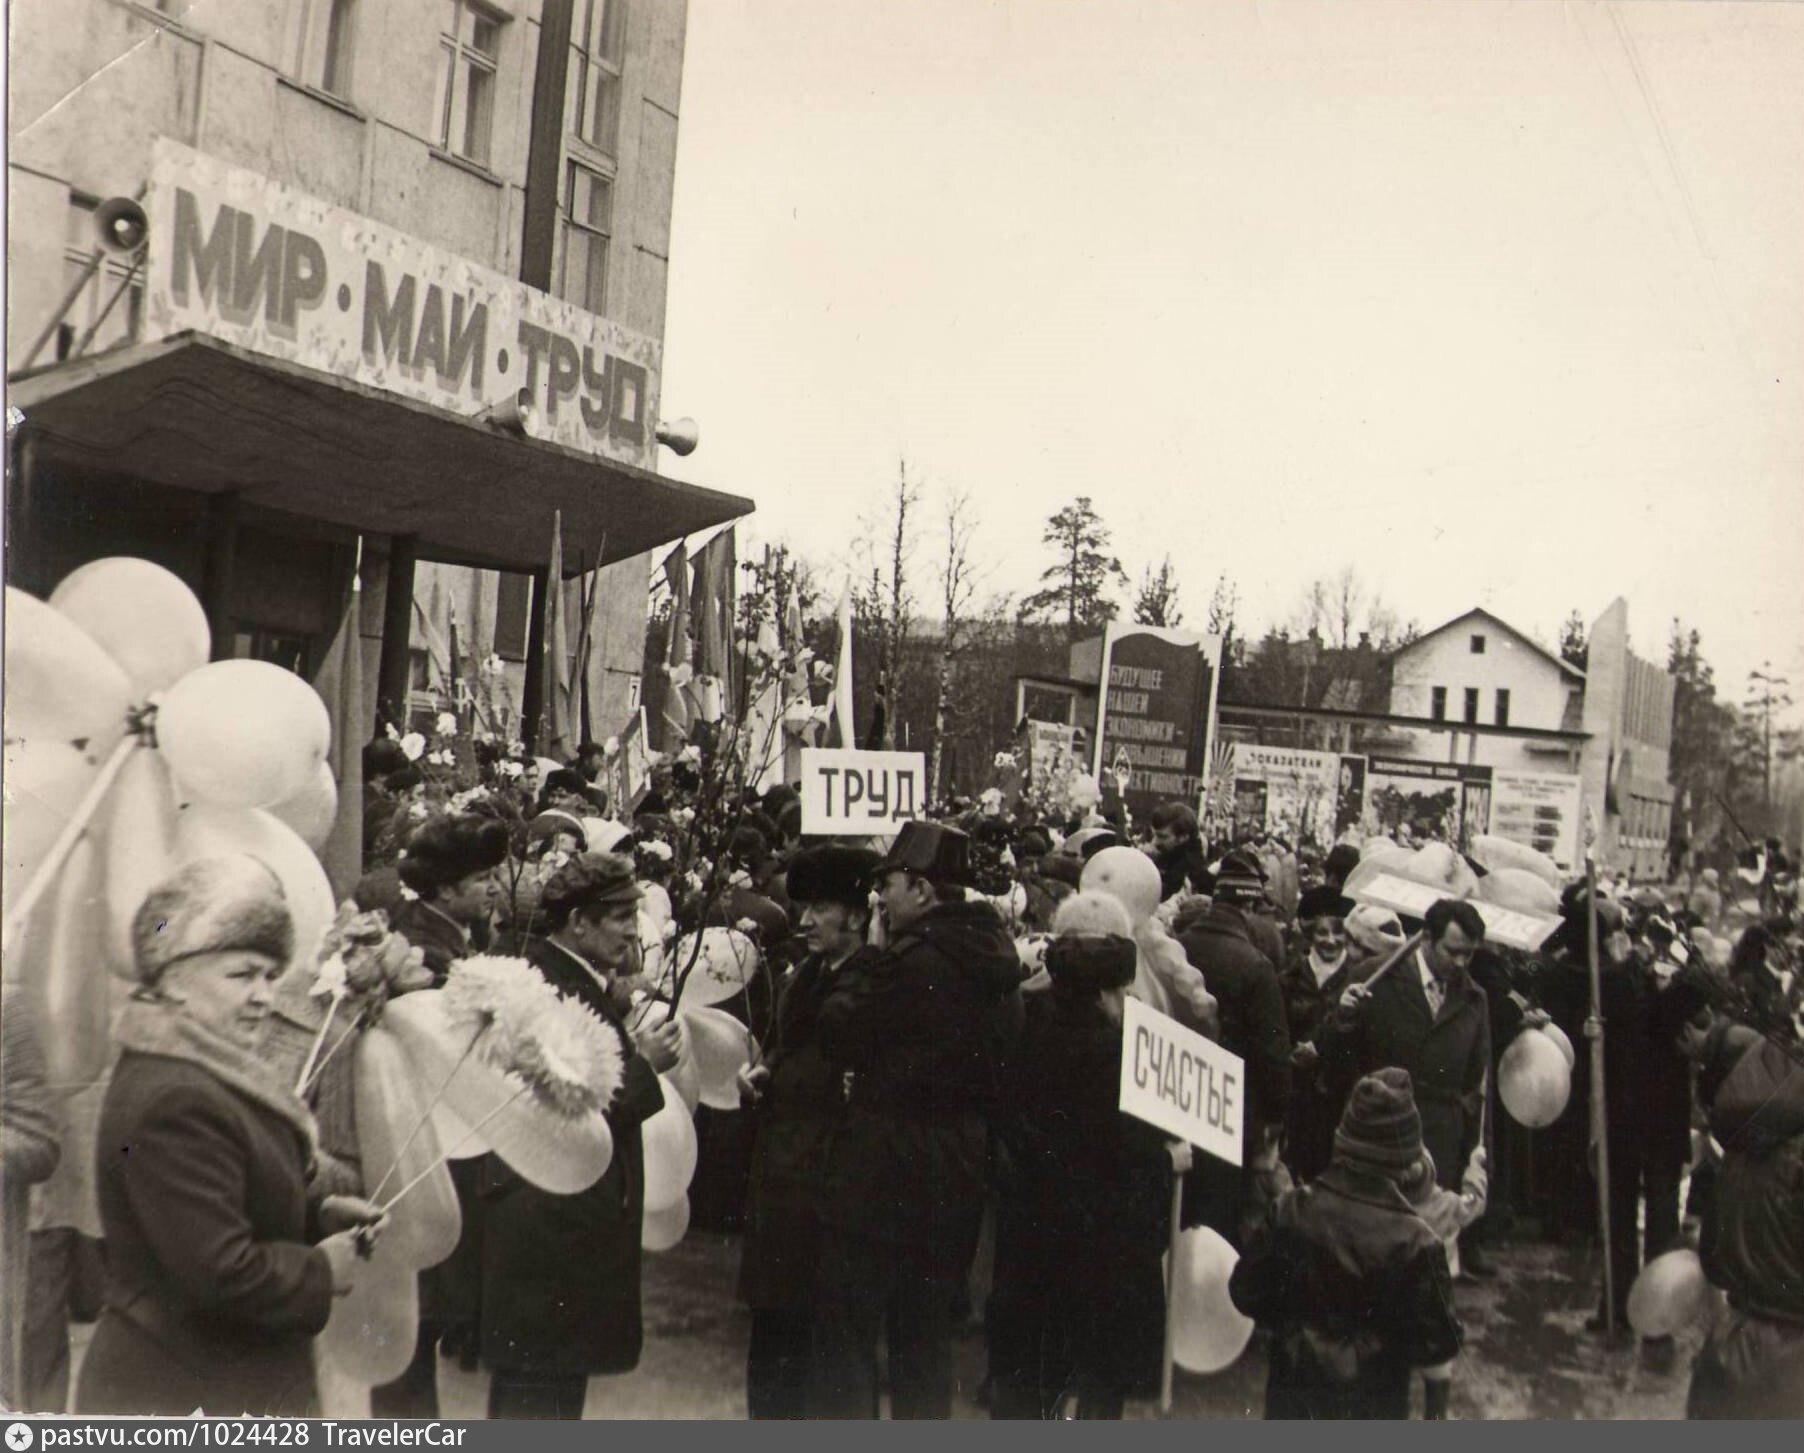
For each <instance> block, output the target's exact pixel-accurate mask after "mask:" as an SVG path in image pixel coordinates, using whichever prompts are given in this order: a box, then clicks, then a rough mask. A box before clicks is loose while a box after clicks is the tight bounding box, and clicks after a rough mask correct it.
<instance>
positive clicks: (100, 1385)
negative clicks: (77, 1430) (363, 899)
mask: <svg viewBox="0 0 1804 1453" xmlns="http://www.w3.org/2000/svg"><path fill="white" fill-rule="evenodd" d="M132 943H133V949H134V953H135V958H136V968H137V974H138V989H137V991H136V992H135V993H134V995H133V999H132V1002H131V1003H130V1004H129V1005H128V1006H127V1007H126V1009H125V1010H124V1012H123V1013H122V1014H121V1015H120V1016H119V1019H118V1022H117V1024H116V1026H115V1029H114V1037H115V1039H116V1040H117V1042H118V1044H119V1046H120V1049H121V1051H122V1052H121V1054H120V1057H119V1060H118V1064H117V1067H116V1068H115V1069H114V1071H113V1078H112V1083H111V1084H110V1086H109V1087H108V1089H107V1092H106V1101H105V1104H104V1107H103V1109H102V1111H101V1119H100V1131H99V1141H98V1146H97V1152H96V1160H97V1162H98V1166H99V1171H98V1194H99V1201H100V1221H101V1227H102V1229H103V1231H104V1233H105V1237H106V1248H107V1291H106V1310H105V1311H104V1312H103V1313H102V1315H101V1318H100V1324H99V1326H98V1327H97V1328H96V1330H95V1333H94V1340H93V1342H92V1343H91V1344H90V1346H89V1348H88V1353H87V1356H86V1358H85V1359H84V1360H83V1362H82V1368H81V1377H80V1381H79V1384H78V1386H77V1388H76V1394H75V1406H76V1411H78V1412H81V1413H152V1414H160V1415H162V1416H165V1417H176V1416H186V1415H188V1414H191V1413H192V1412H193V1411H194V1410H195V1409H196V1408H197V1407H198V1408H204V1409H205V1410H206V1411H207V1412H209V1413H218V1414H238V1413H246V1412H249V1413H257V1414H265V1415H276V1416H284V1417H292V1416H304V1415H307V1414H317V1413H318V1411H319V1406H318V1403H319V1398H318V1390H317V1387H316V1385H315V1382H314V1373H313V1349H312V1345H311V1343H312V1339H313V1336H314V1335H315V1334H316V1333H318V1332H319V1331H320V1330H321V1329H322V1328H323V1327H324V1326H325V1325H326V1321H327V1319H328V1318H329V1317H330V1315H331V1312H332V1300H333V1298H334V1296H337V1295H342V1294H343V1293H344V1292H346V1291H348V1290H349V1289H350V1286H351V1282H352V1280H353V1278H354V1276H355V1274H356V1267H357V1264H358V1262H357V1250H356V1245H357V1236H358V1234H369V1233H372V1232H373V1231H374V1230H375V1229H376V1228H378V1227H380V1225H381V1216H380V1213H379V1212H378V1211H377V1209H376V1208H375V1207H374V1206H372V1205H370V1204H369V1203H368V1202H367V1201H362V1200H357V1199H354V1198H352V1197H347V1196H331V1197H326V1198H325V1199H324V1200H315V1199H314V1198H313V1197H312V1196H311V1195H310V1193H309V1182H308V1173H309V1168H310V1165H311V1162H312V1159H313V1149H314V1129H313V1118H312V1116H311V1115H309V1114H308V1113H307V1110H306V1107H305V1106H303V1105H302V1104H301V1102H300V1101H299V1100H298V1099H296V1098H295V1096H294V1094H293V1093H292V1091H291V1090H290V1089H289V1088H288V1086H286V1085H284V1084H282V1083H280V1081H279V1080H278V1079H277V1077H275V1076H274V1075H272V1074H270V1073H269V1072H268V1071H267V1068H266V1065H265V1061H264V1060H263V1058H262V1057H261V1056H260V1055H259V1054H258V1048H259V1040H260V1037H261V1031H262V1025H263V1017H264V1014H265V1013H266V1011H267V1010H268V1008H269V1003H270V983H271V980H272V979H273V978H274V977H275V976H276V975H277V974H278V973H280V972H281V970H282V969H283V967H284V966H285V965H286V964H287V962H288V959H289V956H290V954H291V953H292V952H293V948H294V925H293V921H292V920H291V918H290V917H289V913H288V906H287V903H286V902H285V901H284V899H283V895H282V889H281V885H280V884H279V883H278V882H277V880H276V877H275V875H274V874H273V873H271V872H270V870H269V869H268V868H266V867H264V866H263V865H262V864H261V863H259V862H257V861H256V860H255V859H254V858H249V857H243V856H232V857H220V858H204V859H201V860H200V861H198V862H193V863H190V864H188V865H187V866H186V867H184V868H182V869H180V870H178V871H177V872H176V873H175V874H173V875H172V876H171V877H169V878H168V879H166V880H165V881H164V882H163V883H161V884H159V885H158V886H157V887H155V888H153V889H152V890H151V892H150V894H149V896H148V897H146V898H145V900H144V903H143V905H142V906H141V907H140V908H139V909H138V912H137V915H136V917H135V918H134V920H133V923H132Z"/></svg>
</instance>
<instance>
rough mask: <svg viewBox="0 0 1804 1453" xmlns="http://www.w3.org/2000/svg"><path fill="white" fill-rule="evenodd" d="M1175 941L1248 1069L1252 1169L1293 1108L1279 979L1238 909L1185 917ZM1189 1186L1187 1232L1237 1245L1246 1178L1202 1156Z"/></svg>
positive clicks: (1224, 1042)
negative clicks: (1209, 1229) (1210, 1232)
mask: <svg viewBox="0 0 1804 1453" xmlns="http://www.w3.org/2000/svg"><path fill="white" fill-rule="evenodd" d="M1177 937H1178V942H1179V943H1181V944H1182V945H1183V946H1184V953H1185V955H1186V956H1187V957H1188V958H1189V960H1190V962H1191V963H1192V964H1193V965H1194V966H1195V967H1196V968H1197V969H1198V970H1199V971H1200V972H1201V973H1202V976H1203V984H1204V986H1205V987H1206V988H1207V989H1208V990H1209V992H1210V993H1211V994H1213V995H1214V996H1215V998H1216V1001H1217V1003H1218V1004H1219V1005H1220V1013H1221V1033H1220V1034H1219V1035H1218V1036H1217V1042H1218V1043H1219V1044H1220V1045H1221V1047H1222V1048H1223V1049H1226V1050H1228V1051H1230V1052H1231V1053H1233V1054H1237V1055H1239V1056H1240V1057H1241V1059H1243V1060H1244V1061H1245V1062H1246V1083H1247V1102H1246V1116H1245V1127H1246V1128H1245V1137H1244V1143H1243V1145H1242V1153H1243V1156H1244V1159H1245V1161H1246V1163H1248V1164H1251V1163H1252V1161H1253V1159H1254V1158H1255V1156H1256V1155H1257V1154H1258V1152H1259V1150H1260V1149H1261V1147H1262V1146H1263V1145H1264V1143H1265V1137H1266V1131H1267V1128H1268V1127H1277V1126H1281V1125H1283V1124H1284V1121H1285V1117H1286V1115H1287V1114H1288V1112H1289V1107H1290V1093H1291V1067H1290V1029H1289V1027H1288V1025H1287V1024H1286V1022H1285V1017H1284V993H1283V990H1282V989H1280V988H1279V986H1278V971H1277V969H1276V968H1274V967H1273V965H1272V962H1271V960H1269V959H1268V958H1266V956H1265V954H1264V953H1263V952H1261V951H1260V950H1259V949H1258V948H1256V947H1255V946H1254V942H1253V938H1252V925H1251V922H1250V920H1249V918H1248V916H1247V915H1246V914H1244V913H1242V912H1241V911H1240V910H1239V909H1238V908H1230V907H1228V906H1227V905H1225V904H1215V905H1212V906H1210V907H1208V908H1205V909H1198V910H1193V911H1192V912H1190V913H1180V914H1179V915H1178V921H1177ZM1184 1184H1185V1190H1184V1224H1185V1225H1186V1226H1197V1225H1206V1226H1213V1227H1214V1228H1215V1229H1216V1230H1217V1231H1218V1232H1220V1233H1221V1234H1222V1235H1223V1236H1224V1237H1226V1238H1227V1240H1228V1241H1229V1242H1230V1243H1232V1244H1233V1245H1235V1246H1238V1245H1240V1241H1241V1225H1240V1219H1241V1212H1242V1209H1243V1208H1244V1206H1245V1203H1246V1175H1245V1172H1244V1171H1242V1170H1240V1169H1238V1168H1236V1167H1235V1166H1231V1165H1229V1164H1228V1163H1227V1162H1226V1161H1221V1160H1217V1159H1216V1158H1215V1157H1214V1156H1203V1155H1199V1156H1198V1157H1197V1158H1196V1162H1195V1165H1194V1167H1193V1168H1192V1170H1191V1172H1190V1174H1189V1176H1188V1177H1187V1178H1186V1179H1185V1183H1184Z"/></svg>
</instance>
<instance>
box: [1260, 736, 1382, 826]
mask: <svg viewBox="0 0 1804 1453" xmlns="http://www.w3.org/2000/svg"><path fill="white" fill-rule="evenodd" d="M1229 770H1230V771H1231V772H1232V774H1233V779H1234V832H1235V835H1236V836H1237V837H1250V836H1256V835H1259V834H1262V833H1275V834H1277V835H1278V836H1280V837H1282V838H1283V839H1284V840H1285V841H1286V842H1290V843H1313V844H1315V846H1316V847H1318V848H1322V849H1326V848H1329V847H1331V846H1333V844H1334V842H1335V840H1336V838H1338V837H1339V835H1340V833H1341V832H1342V830H1343V829H1345V828H1347V827H1349V826H1351V825H1352V824H1353V823H1356V822H1358V821H1359V815H1360V803H1359V794H1360V789H1361V787H1362V785H1363V783H1364V778H1365V760H1364V758H1361V757H1347V756H1342V755H1341V754H1340V753H1338V752H1312V751H1305V750H1303V749H1301V748H1295V747H1265V746H1259V745H1257V744H1255V743H1252V742H1236V743H1234V744H1233V747H1232V749H1231V755H1230V757H1229Z"/></svg>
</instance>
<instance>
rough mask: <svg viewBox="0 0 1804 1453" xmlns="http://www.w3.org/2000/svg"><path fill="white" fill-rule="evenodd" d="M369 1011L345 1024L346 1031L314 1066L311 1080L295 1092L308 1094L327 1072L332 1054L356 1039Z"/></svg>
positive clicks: (359, 1014) (302, 1094) (361, 1011)
mask: <svg viewBox="0 0 1804 1453" xmlns="http://www.w3.org/2000/svg"><path fill="white" fill-rule="evenodd" d="M368 1013H369V1011H368V1010H367V1009H364V1010H360V1011H359V1012H358V1014H357V1017H356V1018H355V1019H353V1020H352V1021H351V1022H350V1023H349V1024H348V1025H346V1026H345V1032H344V1033H343V1034H341V1035H339V1036H338V1038H337V1039H335V1040H334V1041H333V1042H332V1048H330V1049H329V1050H327V1051H326V1053H325V1055H324V1057H323V1058H321V1060H320V1062H319V1063H318V1064H317V1065H316V1066H314V1070H313V1078H312V1079H311V1080H309V1081H308V1082H307V1083H306V1084H304V1085H302V1086H301V1088H300V1089H299V1090H297V1091H296V1092H295V1093H296V1094H298V1095H301V1096H303V1097H304V1096H305V1095H306V1093H307V1091H309V1090H311V1089H312V1088H313V1086H314V1084H316V1083H317V1082H318V1080H319V1077H320V1076H321V1075H323V1074H325V1072H326V1066H327V1065H329V1064H331V1063H332V1056H333V1055H335V1054H337V1053H338V1052H339V1050H341V1049H343V1048H344V1047H345V1046H346V1045H347V1044H349V1043H350V1042H351V1041H352V1040H353V1039H355V1038H356V1037H357V1031H358V1030H359V1029H361V1028H363V1024H364V1020H365V1018H366V1016H367V1015H368ZM321 1038H322V1039H323V1038H324V1034H323V1033H322V1035H321Z"/></svg>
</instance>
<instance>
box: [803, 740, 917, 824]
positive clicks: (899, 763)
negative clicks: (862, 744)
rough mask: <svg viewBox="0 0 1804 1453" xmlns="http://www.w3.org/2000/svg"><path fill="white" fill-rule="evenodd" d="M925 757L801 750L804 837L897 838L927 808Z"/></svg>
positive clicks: (886, 753)
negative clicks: (903, 825)
mask: <svg viewBox="0 0 1804 1453" xmlns="http://www.w3.org/2000/svg"><path fill="white" fill-rule="evenodd" d="M926 791H927V758H926V756H925V755H924V754H923V753H921V752H859V751H853V750H851V749H849V748H839V747H804V748H802V785H801V792H802V835H803V836H804V837H835V836H842V835H843V836H851V837H893V836H894V835H895V834H896V833H898V832H900V831H901V829H902V824H903V823H904V822H906V821H907V820H908V819H909V818H911V817H919V816H920V814H921V812H922V810H923V808H924V807H925V805H926Z"/></svg>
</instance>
